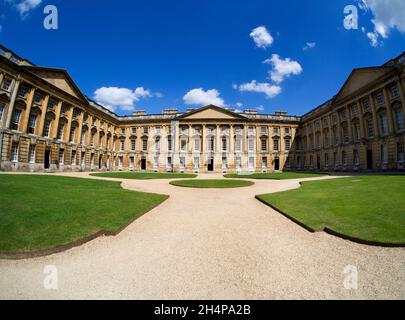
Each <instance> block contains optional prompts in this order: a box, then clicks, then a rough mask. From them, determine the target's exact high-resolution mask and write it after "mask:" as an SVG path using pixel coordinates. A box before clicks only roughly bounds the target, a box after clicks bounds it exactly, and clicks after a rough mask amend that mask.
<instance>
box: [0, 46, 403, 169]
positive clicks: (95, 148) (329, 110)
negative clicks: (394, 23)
mask: <svg viewBox="0 0 405 320" xmlns="http://www.w3.org/2000/svg"><path fill="white" fill-rule="evenodd" d="M404 58H405V55H402V56H401V57H399V58H396V59H393V60H391V61H389V62H387V63H386V64H384V65H383V66H381V67H372V68H363V69H355V70H354V71H353V72H352V74H351V75H350V76H349V78H348V80H347V81H346V83H345V84H344V85H343V87H342V89H341V90H340V91H339V93H338V94H337V95H336V96H335V97H334V98H333V99H331V100H330V101H328V102H326V103H325V104H323V105H321V106H320V107H317V108H315V109H314V110H312V111H311V112H309V113H307V114H305V115H304V116H302V117H298V116H289V115H287V114H286V113H284V112H278V113H276V114H275V115H263V114H258V113H257V112H256V111H255V110H245V111H243V112H235V111H234V110H230V109H223V108H219V107H216V106H213V105H210V106H206V107H203V108H199V109H195V110H187V112H183V113H182V112H179V111H178V110H177V109H166V110H164V111H163V112H162V114H152V115H151V114H146V113H145V112H144V111H137V112H135V113H134V114H133V115H131V116H118V115H117V114H115V113H113V112H111V111H109V110H108V109H106V108H104V107H103V106H101V105H99V104H97V103H95V102H94V101H92V100H91V99H89V98H88V97H86V96H85V95H84V94H83V93H82V92H81V91H80V89H79V88H78V87H77V86H76V84H75V83H74V81H73V80H72V79H71V77H70V76H69V74H68V73H67V71H65V70H62V69H54V68H44V67H38V66H35V65H34V64H33V63H31V62H30V61H28V60H26V59H23V58H21V57H19V56H18V55H16V54H15V53H13V52H11V51H10V50H8V49H7V48H5V47H2V46H0V120H1V122H0V154H1V157H0V170H2V171H91V170H97V171H107V170H111V171H118V170H133V171H142V170H147V171H160V172H167V171H174V172H207V171H214V172H270V171H277V170H318V171H365V170H402V169H403V168H404V101H405V100H404V90H405V89H404V88H405V85H404V78H405V72H404V68H405V61H404V60H405V59H404Z"/></svg>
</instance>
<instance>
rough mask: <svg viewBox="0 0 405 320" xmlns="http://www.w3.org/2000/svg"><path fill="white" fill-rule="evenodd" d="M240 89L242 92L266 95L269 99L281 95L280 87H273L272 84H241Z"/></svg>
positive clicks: (253, 81)
mask: <svg viewBox="0 0 405 320" xmlns="http://www.w3.org/2000/svg"><path fill="white" fill-rule="evenodd" d="M238 88H239V91H241V92H257V93H264V94H265V95H266V97H267V98H268V99H270V98H274V97H275V96H277V95H279V94H280V93H281V87H280V86H277V85H272V84H270V83H258V82H257V81H256V80H252V81H251V82H249V83H244V84H241V85H240V86H239V87H238Z"/></svg>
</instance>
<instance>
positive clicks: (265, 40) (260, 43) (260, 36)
mask: <svg viewBox="0 0 405 320" xmlns="http://www.w3.org/2000/svg"><path fill="white" fill-rule="evenodd" d="M250 37H251V38H252V39H253V41H254V42H255V44H256V46H257V47H258V48H262V49H266V48H267V47H269V46H271V45H272V43H273V42H274V39H273V37H272V36H271V34H270V32H269V31H268V30H267V29H266V27H265V26H260V27H257V28H255V29H253V30H252V32H251V33H250Z"/></svg>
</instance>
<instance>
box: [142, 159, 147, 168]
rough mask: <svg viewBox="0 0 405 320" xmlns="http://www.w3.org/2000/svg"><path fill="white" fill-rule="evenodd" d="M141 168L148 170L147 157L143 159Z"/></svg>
mask: <svg viewBox="0 0 405 320" xmlns="http://www.w3.org/2000/svg"><path fill="white" fill-rule="evenodd" d="M141 170H146V159H141Z"/></svg>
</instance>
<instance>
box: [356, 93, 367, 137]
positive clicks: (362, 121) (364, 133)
mask: <svg viewBox="0 0 405 320" xmlns="http://www.w3.org/2000/svg"><path fill="white" fill-rule="evenodd" d="M357 106H358V109H359V121H360V135H361V137H360V140H361V139H363V138H366V131H365V128H364V117H363V114H364V113H363V106H362V103H361V100H357Z"/></svg>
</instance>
